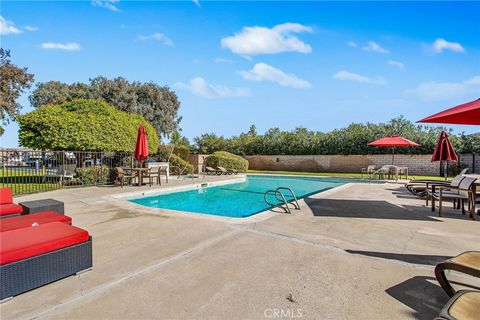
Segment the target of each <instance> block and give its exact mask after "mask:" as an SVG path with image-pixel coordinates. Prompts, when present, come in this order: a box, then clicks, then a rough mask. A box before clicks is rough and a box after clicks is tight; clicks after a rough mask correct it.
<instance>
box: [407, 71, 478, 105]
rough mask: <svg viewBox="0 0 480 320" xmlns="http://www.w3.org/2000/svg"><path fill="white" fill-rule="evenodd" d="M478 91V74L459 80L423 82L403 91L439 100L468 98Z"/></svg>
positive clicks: (427, 98) (423, 97) (421, 97)
mask: <svg viewBox="0 0 480 320" xmlns="http://www.w3.org/2000/svg"><path fill="white" fill-rule="evenodd" d="M478 92H480V75H478V76H474V77H472V78H470V79H467V80H464V81H461V82H436V81H430V82H423V83H421V84H419V85H418V86H417V87H416V88H415V89H409V90H406V91H405V94H407V95H413V96H417V97H419V98H420V99H422V100H425V101H441V100H452V99H459V98H463V97H464V98H469V97H470V95H475V94H477V96H478Z"/></svg>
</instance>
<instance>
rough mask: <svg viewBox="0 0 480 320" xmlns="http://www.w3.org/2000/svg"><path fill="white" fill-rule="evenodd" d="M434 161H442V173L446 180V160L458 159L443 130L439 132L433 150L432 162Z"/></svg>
mask: <svg viewBox="0 0 480 320" xmlns="http://www.w3.org/2000/svg"><path fill="white" fill-rule="evenodd" d="M434 161H444V170H443V173H444V175H445V180H447V161H458V156H457V153H456V152H455V150H454V149H453V146H452V144H451V143H450V140H448V134H447V133H446V132H445V131H442V132H441V133H440V137H438V141H437V145H436V146H435V150H433V156H432V162H434Z"/></svg>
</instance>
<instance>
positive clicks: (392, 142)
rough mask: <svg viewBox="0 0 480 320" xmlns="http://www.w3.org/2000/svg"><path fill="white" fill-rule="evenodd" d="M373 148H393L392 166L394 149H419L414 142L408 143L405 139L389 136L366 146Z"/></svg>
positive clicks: (393, 155)
mask: <svg viewBox="0 0 480 320" xmlns="http://www.w3.org/2000/svg"><path fill="white" fill-rule="evenodd" d="M368 145H369V146H373V147H393V154H392V164H393V162H394V161H395V147H419V146H420V145H419V144H418V143H416V142H413V141H410V140H408V139H407V138H404V137H400V136H390V137H385V138H381V139H378V140H375V141H373V142H370V143H369V144H368Z"/></svg>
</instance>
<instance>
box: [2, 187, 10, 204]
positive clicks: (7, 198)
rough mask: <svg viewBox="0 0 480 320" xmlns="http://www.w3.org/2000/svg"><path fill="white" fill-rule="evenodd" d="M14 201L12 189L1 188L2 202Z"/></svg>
mask: <svg viewBox="0 0 480 320" xmlns="http://www.w3.org/2000/svg"><path fill="white" fill-rule="evenodd" d="M9 203H13V194H12V189H10V188H0V204H9Z"/></svg>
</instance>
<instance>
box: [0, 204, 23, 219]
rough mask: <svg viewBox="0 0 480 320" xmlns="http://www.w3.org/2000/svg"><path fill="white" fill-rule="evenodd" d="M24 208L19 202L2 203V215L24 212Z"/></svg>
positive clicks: (0, 208)
mask: <svg viewBox="0 0 480 320" xmlns="http://www.w3.org/2000/svg"><path fill="white" fill-rule="evenodd" d="M22 212H23V208H22V207H21V206H19V205H18V204H14V203H10V204H0V216H6V215H8V214H14V213H22Z"/></svg>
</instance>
